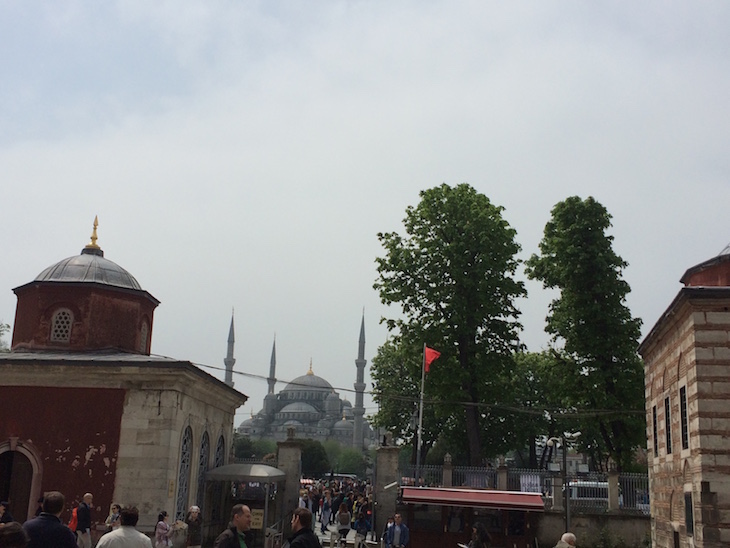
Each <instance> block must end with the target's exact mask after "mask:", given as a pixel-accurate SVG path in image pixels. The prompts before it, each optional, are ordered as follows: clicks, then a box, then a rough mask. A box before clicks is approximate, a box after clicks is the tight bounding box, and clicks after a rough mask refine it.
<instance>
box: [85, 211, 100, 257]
mask: <svg viewBox="0 0 730 548" xmlns="http://www.w3.org/2000/svg"><path fill="white" fill-rule="evenodd" d="M98 226H99V216H98V215H95V216H94V230H93V231H92V232H91V243H88V244H86V249H101V248H100V247H99V246H98V245H96V240H98V239H99V237H98V236H97V235H96V227H98Z"/></svg>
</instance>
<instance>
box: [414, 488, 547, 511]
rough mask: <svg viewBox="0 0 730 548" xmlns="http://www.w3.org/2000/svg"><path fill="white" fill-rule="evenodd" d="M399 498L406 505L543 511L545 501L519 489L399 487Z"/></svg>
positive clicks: (540, 496) (536, 494)
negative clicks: (400, 492) (401, 491)
mask: <svg viewBox="0 0 730 548" xmlns="http://www.w3.org/2000/svg"><path fill="white" fill-rule="evenodd" d="M401 498H402V500H403V502H404V503H406V504H434V505H440V506H470V507H474V508H502V509H505V510H532V511H537V512H542V511H544V510H545V504H544V503H543V500H542V495H540V493H524V492H522V491H494V490H491V489H457V488H453V489H452V488H448V487H403V494H402V497H401Z"/></svg>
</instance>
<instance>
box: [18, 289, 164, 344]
mask: <svg viewBox="0 0 730 548" xmlns="http://www.w3.org/2000/svg"><path fill="white" fill-rule="evenodd" d="M16 294H17V296H18V306H17V308H16V312H15V325H14V328H13V342H12V347H13V349H14V350H17V349H54V350H69V351H85V350H99V349H107V348H118V349H122V350H126V351H130V352H139V350H140V336H141V333H140V331H141V328H142V322H143V321H145V320H146V322H147V325H148V327H149V329H148V344H147V345H146V348H147V351H146V352H145V353H146V354H149V347H150V345H149V338H150V337H151V333H152V321H153V315H154V310H155V307H156V306H157V305H156V303H154V302H152V301H151V300H150V299H149V298H147V296H146V294H144V293H140V292H135V291H131V290H130V291H125V290H115V289H107V288H105V287H98V286H93V285H91V286H90V285H88V284H86V285H84V284H79V285H74V284H51V283H48V284H37V283H36V284H29V285H26V286H24V287H21V288H18V289H17V290H16ZM62 307H63V308H68V309H69V310H71V312H72V313H73V315H74V322H73V327H72V329H71V340H70V341H69V342H51V341H50V338H49V337H50V330H51V319H52V316H53V313H54V312H55V311H56V310H57V309H58V308H62Z"/></svg>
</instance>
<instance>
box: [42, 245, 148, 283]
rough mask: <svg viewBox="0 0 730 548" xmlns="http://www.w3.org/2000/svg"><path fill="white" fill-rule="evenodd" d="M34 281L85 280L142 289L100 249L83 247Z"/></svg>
mask: <svg viewBox="0 0 730 548" xmlns="http://www.w3.org/2000/svg"><path fill="white" fill-rule="evenodd" d="M34 281H36V282H86V283H98V284H103V285H111V286H114V287H123V288H126V289H138V290H142V287H141V286H140V285H139V283H138V282H137V280H136V279H135V278H134V276H132V275H131V274H130V273H129V272H127V271H126V270H125V269H123V268H122V267H121V266H119V265H118V264H116V263H113V262H112V261H110V260H108V259H105V258H104V253H103V251H101V249H98V248H96V249H94V248H84V249H82V250H81V255H76V256H74V257H68V258H67V259H63V260H62V261H59V262H57V263H56V264H54V265H51V266H49V267H48V268H46V269H45V270H44V271H43V272H41V273H40V274H38V276H36V278H35V280H34Z"/></svg>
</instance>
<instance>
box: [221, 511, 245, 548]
mask: <svg viewBox="0 0 730 548" xmlns="http://www.w3.org/2000/svg"><path fill="white" fill-rule="evenodd" d="M252 546H253V537H252V533H251V509H250V508H249V507H248V506H246V505H244V504H236V505H235V506H234V507H233V509H232V510H231V526H230V527H229V528H228V529H226V530H225V531H223V532H222V533H221V534H220V535H218V538H217V539H215V544H214V545H213V547H214V548H244V547H248V548H251V547H252Z"/></svg>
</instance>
